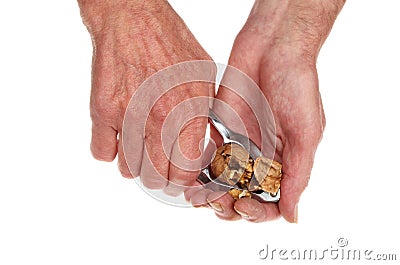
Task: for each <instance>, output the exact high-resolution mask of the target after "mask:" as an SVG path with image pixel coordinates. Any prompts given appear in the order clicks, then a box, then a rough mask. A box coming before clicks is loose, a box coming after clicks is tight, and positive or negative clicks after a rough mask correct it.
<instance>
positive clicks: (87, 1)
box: [78, 0, 168, 34]
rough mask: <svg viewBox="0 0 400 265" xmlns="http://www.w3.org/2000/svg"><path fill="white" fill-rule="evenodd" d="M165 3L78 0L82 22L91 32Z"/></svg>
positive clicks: (158, 7)
mask: <svg viewBox="0 0 400 265" xmlns="http://www.w3.org/2000/svg"><path fill="white" fill-rule="evenodd" d="M167 3H168V2H167V0H151V1H143V0H78V4H79V7H80V11H81V16H82V19H83V22H84V24H85V25H86V26H87V27H88V30H89V31H90V33H93V34H94V33H97V32H101V31H102V30H103V29H104V27H107V26H108V25H110V24H117V23H118V20H120V19H125V17H127V16H129V17H131V18H132V19H133V20H134V19H135V18H136V19H137V20H138V19H141V17H142V16H145V15H146V14H149V13H156V12H159V11H160V9H161V8H162V7H163V6H165V4H167Z"/></svg>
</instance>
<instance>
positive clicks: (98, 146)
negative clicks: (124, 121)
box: [90, 123, 117, 162]
mask: <svg viewBox="0 0 400 265" xmlns="http://www.w3.org/2000/svg"><path fill="white" fill-rule="evenodd" d="M90 149H91V152H92V155H93V157H94V158H96V159H98V160H102V161H107V162H111V161H113V160H114V158H115V155H116V154H117V131H116V130H114V129H113V128H112V127H111V126H104V125H98V124H96V123H93V125H92V141H91V144H90Z"/></svg>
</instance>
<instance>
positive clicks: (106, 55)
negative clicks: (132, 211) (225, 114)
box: [78, 0, 214, 195]
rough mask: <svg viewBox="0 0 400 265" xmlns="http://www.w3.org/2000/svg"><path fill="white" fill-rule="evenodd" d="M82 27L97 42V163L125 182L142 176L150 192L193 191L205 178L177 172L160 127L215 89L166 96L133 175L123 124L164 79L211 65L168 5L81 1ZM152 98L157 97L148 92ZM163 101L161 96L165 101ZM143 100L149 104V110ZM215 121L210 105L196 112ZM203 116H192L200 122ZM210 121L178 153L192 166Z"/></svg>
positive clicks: (189, 133)
mask: <svg viewBox="0 0 400 265" xmlns="http://www.w3.org/2000/svg"><path fill="white" fill-rule="evenodd" d="M78 2H79V4H80V8H81V14H82V17H83V21H84V23H85V25H86V26H87V28H88V30H89V32H90V34H91V37H92V40H93V47H94V52H93V65H92V92H91V103H90V110H91V118H92V124H93V127H92V142H91V151H92V153H93V156H94V157H95V158H96V159H99V160H103V161H112V160H114V158H115V156H116V154H117V153H118V166H119V169H120V172H121V174H122V175H123V176H124V177H127V178H131V177H136V176H138V175H140V176H141V181H142V182H143V184H144V185H145V186H147V187H148V188H152V189H162V188H164V191H165V192H166V193H168V194H170V195H178V194H179V193H180V192H181V191H182V189H181V188H179V187H176V186H174V185H171V182H174V183H178V184H181V185H190V183H192V182H193V181H194V180H195V179H196V177H197V175H198V173H196V172H191V171H185V170H183V169H180V168H179V167H176V166H174V165H173V164H170V163H169V161H168V159H167V157H166V155H165V154H164V152H163V148H162V144H161V127H162V125H163V122H164V120H165V118H166V117H167V115H168V113H169V112H170V111H171V110H172V109H173V107H174V106H176V105H177V104H178V103H180V102H182V101H183V100H186V99H190V98H193V97H197V96H207V97H209V96H214V90H213V86H212V85H204V84H196V83H195V84H189V85H182V86H179V87H177V88H175V89H172V90H170V91H168V92H167V93H166V94H164V95H163V96H162V97H161V98H160V99H159V100H158V101H157V102H156V103H155V105H154V106H153V108H152V110H151V112H150V114H149V117H148V119H147V123H146V134H145V135H137V136H135V137H138V138H140V139H139V141H141V143H140V144H138V145H137V146H135V154H134V156H135V158H136V159H133V161H129V162H130V168H129V169H128V166H127V163H126V160H125V157H124V152H123V150H122V144H121V133H122V122H123V119H124V114H125V109H126V107H127V105H128V103H129V100H130V98H131V96H132V94H133V93H134V92H135V91H136V89H137V88H138V86H140V85H141V84H142V83H143V81H144V80H145V79H146V78H148V77H149V76H150V75H152V74H154V73H156V72H157V71H159V70H161V69H163V68H165V67H167V66H170V65H173V64H176V63H179V62H184V61H190V60H211V58H210V56H209V55H208V54H207V53H206V52H205V51H204V50H203V48H202V47H201V46H200V44H199V43H198V42H197V40H196V39H195V37H194V36H193V35H192V34H191V32H190V31H189V29H188V28H187V27H186V25H185V24H184V22H183V21H182V20H181V18H180V17H179V16H178V15H177V14H176V13H175V12H174V10H173V9H172V7H171V6H170V5H169V4H168V2H167V1H163V0H154V1H141V0H117V1H116V0H108V1H107V0H106V1H104V0H87V1H85V0H80V1H78ZM149 93H150V92H149ZM160 96H161V95H160ZM146 100H147V99H146V98H143V102H142V103H143V104H146V102H145V101H146ZM192 111H193V112H198V113H208V105H207V104H204V105H203V106H201V107H200V108H198V107H197V106H196V107H194V106H193V107H192ZM198 113H193V116H196V114H198ZM206 125H207V119H206V118H204V116H203V117H202V118H196V119H194V120H192V121H191V122H190V123H189V124H187V125H186V126H185V127H184V128H183V130H182V131H181V132H180V135H179V140H178V142H177V143H179V146H180V148H181V149H182V150H185V151H186V153H185V155H186V156H187V157H189V158H193V159H194V158H196V157H198V156H199V155H200V150H199V142H200V141H201V140H202V138H203V137H204V134H205V129H206Z"/></svg>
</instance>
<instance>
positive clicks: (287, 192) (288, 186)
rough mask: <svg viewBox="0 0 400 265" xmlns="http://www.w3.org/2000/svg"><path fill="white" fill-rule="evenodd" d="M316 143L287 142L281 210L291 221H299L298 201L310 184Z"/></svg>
mask: <svg viewBox="0 0 400 265" xmlns="http://www.w3.org/2000/svg"><path fill="white" fill-rule="evenodd" d="M315 150H316V145H308V146H307V145H305V144H303V143H301V144H297V145H296V144H294V145H293V144H290V142H289V143H287V144H286V146H285V147H284V150H283V155H282V159H283V161H282V171H283V176H282V181H281V198H280V200H279V210H280V212H281V214H282V216H283V217H284V218H285V219H286V220H287V221H288V222H291V223H297V221H298V203H299V201H300V196H301V194H302V193H303V191H304V190H305V188H306V187H307V185H308V181H309V179H310V175H311V169H312V166H313V163H314V155H315Z"/></svg>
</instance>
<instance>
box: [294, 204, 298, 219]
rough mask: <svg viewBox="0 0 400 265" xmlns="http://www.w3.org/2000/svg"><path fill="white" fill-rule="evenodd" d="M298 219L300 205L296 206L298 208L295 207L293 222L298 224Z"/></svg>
mask: <svg viewBox="0 0 400 265" xmlns="http://www.w3.org/2000/svg"><path fill="white" fill-rule="evenodd" d="M298 217H299V207H298V204H296V206H295V207H294V215H293V222H294V223H296V224H297V221H298Z"/></svg>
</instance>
